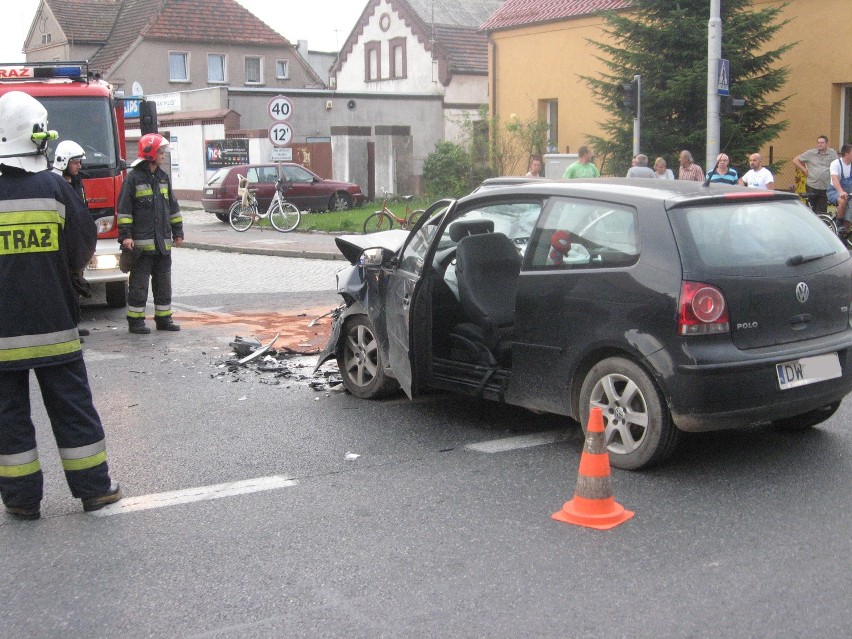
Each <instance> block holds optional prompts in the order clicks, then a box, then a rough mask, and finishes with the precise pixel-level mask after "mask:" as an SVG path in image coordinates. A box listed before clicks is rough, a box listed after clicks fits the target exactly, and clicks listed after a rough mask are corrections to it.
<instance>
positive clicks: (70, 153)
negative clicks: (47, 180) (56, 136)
mask: <svg viewBox="0 0 852 639" xmlns="http://www.w3.org/2000/svg"><path fill="white" fill-rule="evenodd" d="M85 159H86V152H85V151H84V150H83V147H82V146H80V145H79V144H77V143H76V142H75V141H74V140H62V142H60V143H59V144H57V145H56V152H55V153H54V154H53V168H54V169H57V170H59V171H64V170H65V169H67V168H68V163H69V162H70V161H71V160H85Z"/></svg>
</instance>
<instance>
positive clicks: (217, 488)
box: [90, 475, 299, 517]
mask: <svg viewBox="0 0 852 639" xmlns="http://www.w3.org/2000/svg"><path fill="white" fill-rule="evenodd" d="M298 484H299V482H298V481H296V480H295V479H290V478H289V477H284V476H282V475H273V476H271V477H258V478H256V479H245V480H243V481H234V482H230V483H227V484H216V485H214V486H200V487H198V488H186V489H184V490H174V491H171V492H167V493H154V494H152V495H142V496H140V497H125V498H124V499H122V500H121V501H118V502H116V503H115V504H110V505H109V506H105V507H104V508H102V509H101V510H95V511H93V512H92V513H90V514H92V515H95V516H96V517H108V516H109V515H123V514H125V513H132V512H136V511H139V510H150V509H151V508H165V507H167V506H176V505H177V504H189V503H192V502H195V501H206V500H209V499H222V498H223V497H233V496H234V495H247V494H249V493H257V492H260V491H263V490H275V489H276V488H288V487H291V486H297V485H298Z"/></svg>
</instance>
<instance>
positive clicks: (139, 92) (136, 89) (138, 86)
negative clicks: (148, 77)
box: [132, 82, 145, 95]
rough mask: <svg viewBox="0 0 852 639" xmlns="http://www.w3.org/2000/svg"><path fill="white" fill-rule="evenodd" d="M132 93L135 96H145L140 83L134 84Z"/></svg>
mask: <svg viewBox="0 0 852 639" xmlns="http://www.w3.org/2000/svg"><path fill="white" fill-rule="evenodd" d="M132 91H133V95H145V93H144V92H143V91H142V85H141V84H139V83H138V82H134V83H133V88H132Z"/></svg>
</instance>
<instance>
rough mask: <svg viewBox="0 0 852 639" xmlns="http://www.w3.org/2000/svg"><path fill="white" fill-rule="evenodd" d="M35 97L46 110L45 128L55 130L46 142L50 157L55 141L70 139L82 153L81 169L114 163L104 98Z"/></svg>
mask: <svg viewBox="0 0 852 639" xmlns="http://www.w3.org/2000/svg"><path fill="white" fill-rule="evenodd" d="M38 99H39V101H40V102H41V103H42V104H43V105H44V108H46V109H47V123H48V127H49V128H50V129H53V130H55V131H58V132H59V139H58V140H54V141H52V142H51V143H50V149H51V157H53V152H54V151H55V149H56V145H57V144H58V143H59V142H61V141H62V140H74V142H76V143H77V144H79V145H80V146H82V147H83V150H84V151H85V153H86V159H85V160H83V168H84V169H86V168H98V167H109V166H115V165H116V145H115V139H116V136H115V129H114V128H113V114H112V110H111V109H110V104H109V101H108V100H107V99H106V98H73V99H69V98H65V97H63V98H49V97H40V98H38Z"/></svg>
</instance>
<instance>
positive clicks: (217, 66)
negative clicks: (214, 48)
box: [207, 53, 225, 82]
mask: <svg viewBox="0 0 852 639" xmlns="http://www.w3.org/2000/svg"><path fill="white" fill-rule="evenodd" d="M207 81H208V82H224V81H225V56H224V55H222V54H220V53H210V54H208V55H207Z"/></svg>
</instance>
